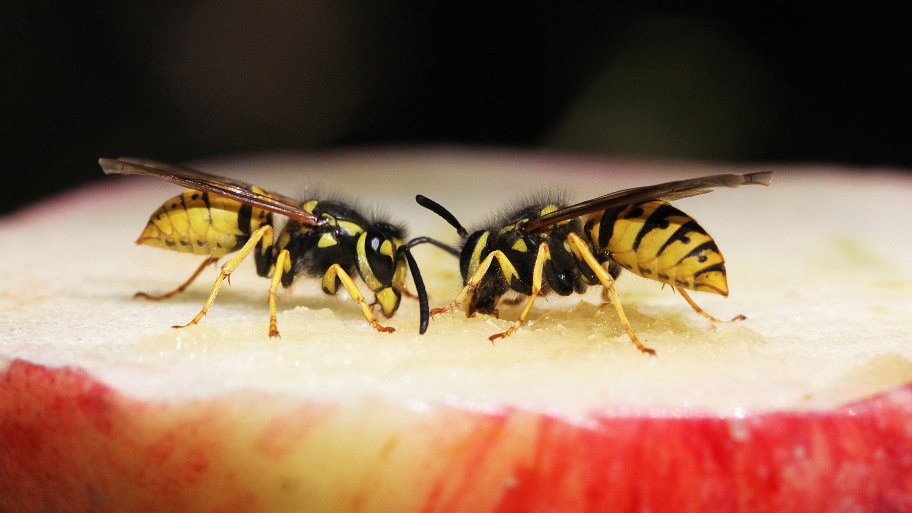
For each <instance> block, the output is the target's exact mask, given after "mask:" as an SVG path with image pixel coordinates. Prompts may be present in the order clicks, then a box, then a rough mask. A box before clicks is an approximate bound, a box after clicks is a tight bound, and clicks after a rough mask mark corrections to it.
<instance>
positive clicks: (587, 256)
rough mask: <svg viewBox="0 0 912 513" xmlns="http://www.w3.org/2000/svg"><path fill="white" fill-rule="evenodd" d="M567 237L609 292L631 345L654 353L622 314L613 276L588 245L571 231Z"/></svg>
mask: <svg viewBox="0 0 912 513" xmlns="http://www.w3.org/2000/svg"><path fill="white" fill-rule="evenodd" d="M567 239H568V240H569V241H570V246H571V247H572V248H574V249H575V250H576V251H574V253H575V254H576V255H577V256H578V257H579V258H582V259H583V261H584V262H586V265H588V266H589V268H590V269H592V272H594V273H595V275H596V276H597V277H598V279H599V281H600V282H602V286H603V287H605V289H606V290H608V292H609V293H610V294H611V300H612V301H611V302H612V303H614V308H615V310H617V313H618V318H620V320H621V324H623V326H624V331H626V332H627V336H628V337H630V341H631V342H633V345H635V346H636V347H637V349H639V350H640V351H642V352H644V353H647V354H650V355H655V354H656V352H655V350H654V349H650V348H648V347H646V346H644V345H643V344H642V343H641V342H640V339H639V338H637V336H636V333H634V332H633V328H631V327H630V321H628V320H627V316H626V315H625V314H624V308H623V307H622V306H621V298H620V296H618V293H617V290H615V288H614V278H612V277H611V275H610V274H608V271H606V270H605V268H604V267H602V266H601V264H599V263H598V261H597V260H596V259H595V256H594V255H593V254H592V251H590V250H589V245H587V244H586V242H585V241H583V239H581V238H580V236H579V235H577V234H575V233H571V234H570V235H569V236H568V237H567Z"/></svg>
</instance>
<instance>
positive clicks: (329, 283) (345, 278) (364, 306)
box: [323, 264, 396, 333]
mask: <svg viewBox="0 0 912 513" xmlns="http://www.w3.org/2000/svg"><path fill="white" fill-rule="evenodd" d="M336 278H338V279H339V281H341V282H342V286H343V287H345V290H347V291H348V295H349V296H351V298H352V300H353V301H354V302H355V303H358V306H359V307H360V308H361V312H362V313H363V314H364V318H365V319H367V322H368V323H369V324H370V325H371V326H373V327H374V329H375V330H377V331H382V332H383V333H392V332H394V331H396V330H395V329H394V328H390V327H388V326H383V325H382V324H380V322H379V321H378V320H377V317H376V316H375V315H374V312H373V311H372V310H371V307H370V305H369V304H368V303H367V301H365V300H364V296H363V295H362V294H361V291H360V290H358V286H357V285H355V282H354V281H352V279H351V276H349V275H348V273H347V272H345V269H342V266H340V265H339V264H333V265H331V266H330V267H329V269H327V270H326V274H324V275H323V292H325V293H327V294H331V295H332V294H335V293H336Z"/></svg>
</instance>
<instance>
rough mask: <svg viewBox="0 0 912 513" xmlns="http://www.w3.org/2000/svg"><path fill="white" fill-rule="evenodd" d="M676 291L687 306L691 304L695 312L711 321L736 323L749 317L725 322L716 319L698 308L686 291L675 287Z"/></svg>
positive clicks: (735, 317)
mask: <svg viewBox="0 0 912 513" xmlns="http://www.w3.org/2000/svg"><path fill="white" fill-rule="evenodd" d="M675 290H677V291H678V292H680V293H681V296H682V297H683V298H684V299H685V300H686V301H687V304H689V305H690V307H691V308H693V309H694V311H695V312H697V313H698V314H700V315H702V316H703V317H706V318H707V319H709V320H711V321H712V322H736V321H743V320H744V319H747V317H745V316H743V315H736V316H734V317H732V318H731V319H729V320H727V321H723V320H721V319H716V318H715V317H713V316H712V315H709V314H708V313H706V312H705V311H704V310H703V309H702V308H700V307H699V306H697V304H696V303H694V300H693V299H690V295H688V294H687V292H684V289H682V288H679V287H675Z"/></svg>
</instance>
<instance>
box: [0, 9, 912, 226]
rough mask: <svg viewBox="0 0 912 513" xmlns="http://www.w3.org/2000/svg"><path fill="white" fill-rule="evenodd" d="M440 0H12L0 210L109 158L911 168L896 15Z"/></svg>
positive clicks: (910, 36)
mask: <svg viewBox="0 0 912 513" xmlns="http://www.w3.org/2000/svg"><path fill="white" fill-rule="evenodd" d="M436 4H438V3H436V2H408V1H405V0H386V1H383V2H368V1H357V0H314V1H303V2H297V1H290V0H278V1H274V2H270V3H268V5H260V3H259V2H249V1H243V0H201V1H195V2H177V1H172V2H149V1H137V0H124V1H117V2H115V1H105V2H85V3H82V2H66V3H65V2H43V1H40V0H39V1H33V2H28V3H24V2H23V3H19V4H16V5H15V7H13V6H11V5H10V6H7V8H6V9H5V10H4V11H5V13H4V16H3V17H2V19H3V21H2V22H0V23H2V24H3V26H2V27H0V28H2V30H0V38H2V39H3V48H4V57H5V68H6V70H5V71H6V73H5V74H4V75H5V76H4V79H3V90H2V94H0V102H2V106H3V107H2V108H3V126H4V130H3V134H4V135H3V137H2V138H0V141H2V142H0V145H2V158H3V163H2V165H3V176H4V178H5V180H4V186H3V187H0V191H2V195H3V196H2V203H0V207H2V210H0V213H7V212H10V211H12V210H15V209H16V208H17V207H18V206H21V205H22V204H25V203H28V202H31V201H34V200H35V199H38V198H40V197H43V196H46V195H48V194H50V193H52V192H54V191H56V190H60V189H65V188H69V187H72V186H73V185H75V184H78V183H82V182H86V181H90V180H96V179H100V178H101V171H100V170H99V168H98V166H97V165H96V163H95V162H96V160H97V158H98V157H100V156H119V155H136V156H145V157H149V158H155V159H158V160H163V161H171V162H180V161H183V160H187V159H200V158H205V157H206V156H210V155H225V154H239V153H252V152H260V151H269V150H311V149H315V150H321V151H322V150H327V149H335V148H346V147H360V146H379V145H390V144H393V145H424V144H438V143H446V144H466V145H486V146H507V147H514V148H517V147H518V148H544V149H547V150H553V151H564V152H574V153H585V154H598V155H612V156H621V157H642V158H660V159H684V160H703V161H711V162H723V163H724V162H731V163H753V162H773V161H775V162H784V161H785V162H822V163H836V164H848V165H857V166H863V167H868V166H890V167H903V168H910V167H912V144H910V141H912V138H910V136H912V128H910V119H909V118H910V114H912V108H910V99H909V98H910V91H912V78H910V76H912V58H910V50H912V31H910V30H908V29H907V28H906V27H905V26H904V25H905V24H906V23H907V18H906V17H904V16H900V15H899V13H891V12H883V11H877V12H874V11H875V9H874V8H868V9H867V10H868V11H871V12H864V13H846V15H845V16H841V17H838V19H834V18H835V17H833V16H828V17H827V19H823V18H821V17H820V16H819V15H818V13H816V12H814V11H809V12H807V13H801V14H800V15H799V13H785V12H778V11H777V12H775V13H768V15H767V16H761V15H758V13H749V16H748V15H745V14H742V13H730V14H729V13H719V12H712V13H710V12H681V11H680V10H675V9H665V8H653V9H647V10H645V11H644V10H642V9H632V8H624V7H619V6H617V5H614V4H611V3H609V2H605V1H597V0H583V1H580V2H575V3H574V2H567V3H564V4H560V5H558V4H557V3H554V4H553V5H550V6H544V5H541V4H523V3H519V2H517V3H513V2H489V3H479V4H477V5H474V4H472V3H459V4H449V5H436ZM773 14H775V15H776V16H773ZM828 14H831V13H828Z"/></svg>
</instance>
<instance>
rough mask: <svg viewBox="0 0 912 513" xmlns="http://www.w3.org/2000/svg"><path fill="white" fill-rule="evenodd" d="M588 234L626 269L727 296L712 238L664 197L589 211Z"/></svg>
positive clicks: (720, 259)
mask: <svg viewBox="0 0 912 513" xmlns="http://www.w3.org/2000/svg"><path fill="white" fill-rule="evenodd" d="M586 233H587V235H588V236H589V237H590V240H591V241H592V243H593V244H594V245H595V246H596V247H597V248H599V249H601V250H603V251H607V252H608V253H609V255H610V256H611V259H612V260H614V261H615V262H617V263H618V264H620V265H621V266H623V267H624V268H625V269H627V270H629V271H630V272H633V273H636V274H638V275H640V276H643V277H644V278H650V279H653V280H656V281H660V282H663V283H668V284H669V285H674V286H675V287H681V288H685V289H691V290H698V291H703V292H713V293H716V294H722V295H723V296H727V295H728V281H727V278H726V274H725V260H724V259H723V258H722V253H720V252H719V248H718V247H717V246H716V243H715V241H713V239H712V237H710V236H709V234H707V233H706V231H705V230H704V229H703V228H701V227H700V225H699V224H697V222H696V221H695V220H694V219H693V218H692V217H690V216H689V215H687V214H685V213H684V212H681V211H680V210H678V209H677V208H675V207H673V206H671V205H669V204H668V203H666V202H664V201H658V200H656V201H648V202H645V203H638V204H635V205H628V206H626V207H622V208H616V209H608V210H605V211H602V212H596V213H594V214H592V215H590V216H589V220H588V222H587V223H586Z"/></svg>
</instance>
